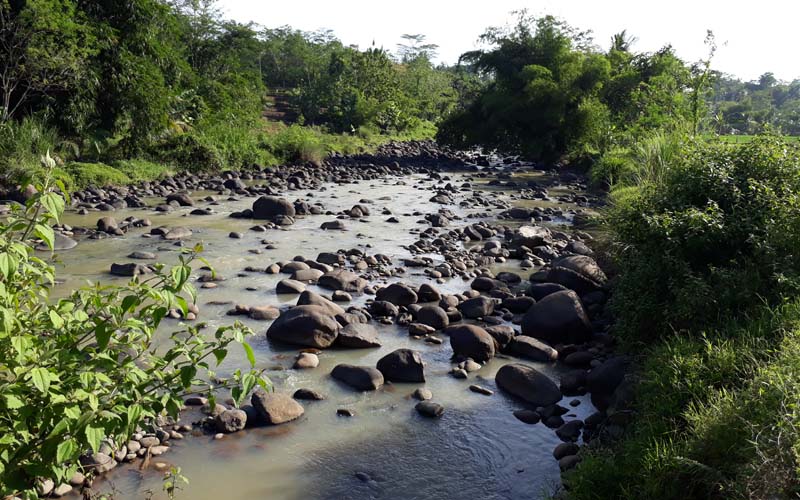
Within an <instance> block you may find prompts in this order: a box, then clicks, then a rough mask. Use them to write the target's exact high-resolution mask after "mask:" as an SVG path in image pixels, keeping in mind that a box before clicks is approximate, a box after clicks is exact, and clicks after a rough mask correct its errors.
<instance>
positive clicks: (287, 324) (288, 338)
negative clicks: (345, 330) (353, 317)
mask: <svg viewBox="0 0 800 500" xmlns="http://www.w3.org/2000/svg"><path fill="white" fill-rule="evenodd" d="M339 328H340V327H339V323H338V322H337V321H336V318H334V317H333V316H332V315H331V314H330V313H329V311H328V310H327V309H325V308H323V307H320V306H311V305H309V306H295V307H293V308H291V309H289V310H288V311H286V312H284V313H283V314H281V315H280V316H279V317H278V319H276V320H275V322H273V323H272V325H270V327H269V329H268V330H267V338H268V339H270V340H275V341H278V342H285V343H287V344H294V345H301V346H307V347H316V348H318V349H325V348H326V347H330V346H331V344H333V342H334V340H336V336H337V335H338V333H339Z"/></svg>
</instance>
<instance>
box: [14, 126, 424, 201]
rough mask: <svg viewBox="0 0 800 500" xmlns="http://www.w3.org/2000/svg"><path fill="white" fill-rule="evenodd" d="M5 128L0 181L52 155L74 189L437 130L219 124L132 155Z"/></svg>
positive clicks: (345, 148) (275, 160)
mask: <svg viewBox="0 0 800 500" xmlns="http://www.w3.org/2000/svg"><path fill="white" fill-rule="evenodd" d="M4 131H5V132H6V133H4V134H0V171H2V172H3V174H2V176H0V183H5V184H7V185H15V184H17V183H19V182H20V181H21V180H22V179H23V178H25V177H26V176H30V177H33V178H36V177H37V176H40V175H41V173H42V167H41V164H40V159H39V158H40V155H41V153H42V152H43V151H50V152H51V154H52V155H53V157H54V158H55V159H56V161H57V163H58V167H57V168H56V170H55V175H56V177H57V178H59V179H60V180H62V181H63V182H64V184H65V185H66V187H67V188H68V189H70V190H74V189H82V188H85V187H87V186H90V185H94V186H105V185H120V184H127V183H130V182H138V181H145V180H154V179H158V178H159V177H162V176H166V175H170V174H174V173H176V172H179V171H190V172H218V171H221V170H225V169H231V170H239V169H242V168H248V167H250V166H252V165H260V166H270V165H277V164H280V163H287V162H307V161H310V162H319V161H321V160H323V159H324V158H325V157H326V156H328V155H329V154H331V153H342V154H355V153H361V152H371V151H374V150H375V149H376V148H377V147H378V146H380V145H381V144H385V143H387V142H390V141H395V140H423V139H430V138H432V137H433V136H434V135H435V133H436V128H435V126H434V125H433V124H431V123H429V122H422V123H420V125H419V126H417V127H415V128H413V129H409V130H406V131H403V132H401V133H389V134H387V133H380V132H379V131H378V130H376V129H372V128H369V127H361V128H360V129H359V130H358V131H357V132H355V133H352V134H339V133H331V132H328V131H327V130H326V129H325V128H323V127H309V126H300V125H285V124H283V123H279V122H266V121H261V120H259V121H253V122H251V123H250V124H249V126H245V127H242V126H240V124H236V125H228V124H216V125H214V126H213V127H207V128H204V129H199V130H190V131H187V132H183V133H176V134H173V135H170V136H168V137H166V138H164V139H163V140H161V141H158V142H157V143H155V144H154V145H153V146H152V147H151V148H148V149H146V150H142V151H140V152H139V153H138V154H136V155H135V156H134V157H131V156H129V155H130V153H129V152H127V151H125V150H124V148H122V147H120V146H119V141H118V140H114V139H113V138H112V139H104V140H102V141H101V142H98V141H92V140H90V139H84V140H82V141H79V142H80V144H79V143H78V142H76V141H73V140H68V139H64V138H62V137H59V135H58V132H57V131H56V130H55V129H52V128H50V127H48V126H47V125H46V124H45V123H43V122H41V121H38V120H35V119H25V120H23V121H21V122H19V123H10V124H7V125H6V126H5V128H4Z"/></svg>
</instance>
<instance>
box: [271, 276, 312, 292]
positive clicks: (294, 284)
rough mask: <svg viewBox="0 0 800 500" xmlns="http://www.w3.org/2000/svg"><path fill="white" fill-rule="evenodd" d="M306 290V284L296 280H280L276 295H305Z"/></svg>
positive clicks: (276, 287)
mask: <svg viewBox="0 0 800 500" xmlns="http://www.w3.org/2000/svg"><path fill="white" fill-rule="evenodd" d="M305 289H306V285H305V283H301V282H299V281H295V280H289V279H286V280H280V281H279V282H278V284H277V285H276V286H275V293H277V294H281V295H283V294H285V295H296V294H299V293H303V292H304V291H305Z"/></svg>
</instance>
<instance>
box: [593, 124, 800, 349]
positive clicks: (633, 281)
mask: <svg viewBox="0 0 800 500" xmlns="http://www.w3.org/2000/svg"><path fill="white" fill-rule="evenodd" d="M799 152H800V149H799V148H798V147H797V146H795V145H792V144H788V143H786V142H784V141H782V140H781V139H777V138H772V137H764V138H760V139H759V140H756V141H753V142H752V143H749V144H744V145H725V144H721V143H713V144H708V143H697V144H694V145H693V146H691V147H690V148H688V149H687V150H686V151H685V153H684V154H682V155H676V156H675V157H674V158H673V159H672V160H671V162H670V163H669V165H666V166H665V167H666V168H664V169H663V174H664V177H663V181H662V182H661V183H658V184H655V183H654V184H647V185H645V186H643V187H641V188H640V193H639V194H637V195H635V196H628V197H627V199H626V202H625V203H618V204H617V205H615V207H614V209H613V210H612V212H611V214H610V219H609V222H610V228H611V230H612V231H613V233H614V235H615V237H616V240H617V241H618V243H619V249H620V250H619V253H618V255H617V257H618V259H617V260H618V263H619V270H620V278H619V280H618V283H617V287H616V289H615V293H614V297H613V300H612V307H613V308H614V311H615V312H616V313H617V314H618V317H619V323H618V327H619V330H620V331H621V332H622V333H624V334H626V335H628V336H632V337H641V336H650V335H655V334H658V333H662V332H665V331H668V330H669V329H670V328H677V329H682V328H692V327H697V326H703V325H705V324H710V323H712V322H714V321H716V320H718V319H719V318H724V317H727V316H730V315H734V314H737V313H739V312H742V311H747V310H749V309H752V308H753V307H754V306H758V305H759V304H760V301H759V299H758V297H763V298H765V299H768V300H773V299H775V298H778V297H780V296H781V294H785V293H788V292H791V291H796V290H797V289H798V287H797V284H798V272H799V271H800V253H798V252H797V251H796V249H797V248H798V246H800V157H799V155H798V153H799Z"/></svg>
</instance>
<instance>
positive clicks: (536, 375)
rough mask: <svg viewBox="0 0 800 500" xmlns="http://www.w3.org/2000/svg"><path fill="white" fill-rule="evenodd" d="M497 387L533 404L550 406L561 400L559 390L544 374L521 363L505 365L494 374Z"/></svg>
mask: <svg viewBox="0 0 800 500" xmlns="http://www.w3.org/2000/svg"><path fill="white" fill-rule="evenodd" d="M495 382H496V383H497V387H499V388H500V389H502V390H504V391H506V392H508V393H509V394H511V395H512V396H515V397H517V398H519V399H522V400H523V401H526V402H528V403H530V404H531V405H533V406H550V405H552V404H556V403H558V402H559V401H561V391H559V390H558V386H557V385H556V384H555V383H554V382H553V381H552V380H550V379H549V378H548V377H547V376H546V375H544V374H542V373H540V372H538V371H536V369H534V368H532V367H530V366H528V365H523V364H518V363H515V364H509V365H505V366H503V367H502V368H500V369H499V370H498V371H497V375H495Z"/></svg>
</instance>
